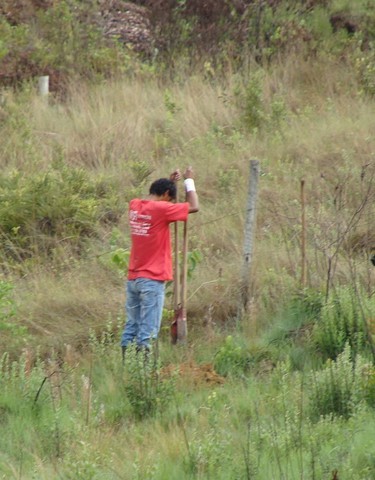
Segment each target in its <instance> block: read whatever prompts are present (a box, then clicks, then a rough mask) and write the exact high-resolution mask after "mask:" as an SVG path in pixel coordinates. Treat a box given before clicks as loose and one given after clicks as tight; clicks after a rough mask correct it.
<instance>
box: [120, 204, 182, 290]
mask: <svg viewBox="0 0 375 480" xmlns="http://www.w3.org/2000/svg"><path fill="white" fill-rule="evenodd" d="M188 215H189V204H188V203H170V202H166V201H163V200H160V201H155V200H141V199H139V198H135V199H134V200H131V202H130V204H129V223H130V231H131V239H132V248H131V253H130V261H129V270H128V279H129V280H134V279H135V278H139V277H143V278H150V279H152V280H160V281H167V280H172V278H173V273H172V253H171V237H170V231H169V224H170V223H171V222H177V221H186V220H187V217H188Z"/></svg>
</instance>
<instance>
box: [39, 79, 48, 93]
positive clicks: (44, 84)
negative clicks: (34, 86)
mask: <svg viewBox="0 0 375 480" xmlns="http://www.w3.org/2000/svg"><path fill="white" fill-rule="evenodd" d="M38 91H39V95H41V96H42V97H45V96H46V95H48V93H49V76H48V75H44V76H43V77H39V80H38Z"/></svg>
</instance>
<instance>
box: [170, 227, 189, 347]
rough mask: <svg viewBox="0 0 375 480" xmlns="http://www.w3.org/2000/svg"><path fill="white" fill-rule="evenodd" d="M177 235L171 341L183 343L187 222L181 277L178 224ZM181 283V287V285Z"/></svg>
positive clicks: (185, 326) (184, 233) (184, 331)
mask: <svg viewBox="0 0 375 480" xmlns="http://www.w3.org/2000/svg"><path fill="white" fill-rule="evenodd" d="M174 233H175V266H174V291H173V294H174V318H173V322H172V324H171V341H172V343H173V344H174V345H175V344H176V343H183V342H185V341H186V338H187V323H186V293H187V289H186V281H187V221H186V222H184V230H183V246H182V272H181V276H180V266H179V260H178V246H179V238H178V237H179V235H178V223H177V222H175V224H174ZM180 282H181V285H180Z"/></svg>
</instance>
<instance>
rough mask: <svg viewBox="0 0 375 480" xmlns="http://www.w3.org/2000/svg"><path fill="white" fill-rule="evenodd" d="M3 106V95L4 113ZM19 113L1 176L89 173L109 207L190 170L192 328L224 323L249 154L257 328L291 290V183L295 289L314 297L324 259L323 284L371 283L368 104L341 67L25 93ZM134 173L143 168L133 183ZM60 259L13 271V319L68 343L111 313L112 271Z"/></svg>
mask: <svg viewBox="0 0 375 480" xmlns="http://www.w3.org/2000/svg"><path fill="white" fill-rule="evenodd" d="M255 74H256V75H258V76H259V78H260V79H261V83H260V84H261V97H260V104H259V105H260V106H259V109H260V110H261V111H260V118H261V119H262V124H260V125H259V126H258V127H256V128H254V129H250V130H249V129H248V128H247V127H246V125H244V123H243V109H244V107H246V102H247V101H248V100H247V98H246V95H245V93H244V92H245V89H246V86H247V85H248V82H249V79H251V78H253V76H254V75H255ZM17 101H19V99H17V98H16V97H14V96H13V94H10V93H9V94H8V99H7V102H8V104H9V105H10V104H14V105H16V104H17ZM22 105H23V106H22V108H23V109H25V108H26V105H27V115H24V117H23V116H22V112H20V111H19V110H17V107H16V106H14V109H15V110H16V111H17V115H18V117H19V118H21V119H22V121H21V120H20V123H21V124H22V125H23V129H24V132H25V131H26V132H27V135H28V137H27V139H28V141H27V148H25V141H24V140H22V139H21V138H20V136H17V130H16V129H14V130H13V131H12V130H11V124H9V126H8V127H7V128H8V131H9V133H10V135H9V137H8V139H7V143H6V148H5V147H3V148H2V149H1V152H0V155H1V159H2V163H3V165H4V169H5V171H10V170H12V169H15V168H17V169H19V170H21V171H23V172H24V174H25V175H27V174H28V172H31V171H32V170H33V169H34V170H43V169H48V168H49V167H50V166H51V165H52V164H53V163H56V162H57V163H58V162H59V161H60V162H61V161H62V162H63V163H66V164H67V165H70V166H71V167H80V168H83V169H85V170H86V171H87V172H89V175H90V176H92V178H95V177H97V176H98V175H102V176H104V177H114V178H116V179H117V182H118V183H117V185H118V192H117V195H118V198H119V199H124V198H127V196H126V195H129V194H130V193H129V192H132V191H133V190H132V189H134V186H136V187H137V188H138V191H139V192H143V193H147V186H148V183H149V182H150V181H151V179H153V178H155V177H158V176H164V175H167V174H168V173H169V172H170V171H171V170H172V169H174V168H176V167H180V168H184V166H186V165H192V166H193V167H194V170H195V172H196V183H197V187H198V192H199V196H200V201H201V211H200V213H199V214H197V215H194V216H192V218H191V220H190V221H189V232H190V248H191V249H197V250H199V251H200V252H201V253H202V254H203V260H202V262H201V264H200V265H199V266H198V267H197V268H196V271H195V272H194V275H193V277H192V279H191V280H190V283H189V292H190V296H189V315H190V318H191V322H192V325H194V322H196V323H197V324H201V323H202V322H203V323H204V322H205V321H206V320H207V318H211V320H212V319H213V321H214V322H215V323H216V324H220V325H222V324H223V322H225V321H227V320H228V319H230V318H231V317H233V316H234V315H235V312H236V305H237V297H238V292H239V275H238V273H239V269H240V267H241V263H242V243H243V229H244V218H245V204H246V195H247V188H248V176H249V159H250V158H258V159H259V161H260V166H261V176H260V185H259V198H258V204H257V227H256V232H255V244H254V257H253V265H252V276H251V288H252V295H253V297H254V298H253V305H255V306H256V308H254V312H255V311H256V312H258V313H257V314H256V315H257V316H259V318H258V319H257V321H256V323H257V325H258V327H257V329H261V328H262V325H264V324H265V323H267V324H268V323H269V322H270V321H271V322H272V312H273V311H275V309H277V308H278V307H279V306H280V304H282V303H283V302H285V301H287V299H288V296H289V295H290V294H291V293H293V292H295V291H296V290H298V289H299V288H301V283H300V275H301V250H300V243H301V199H300V181H301V179H304V180H305V185H306V186H305V195H306V218H307V222H306V234H307V252H306V253H307V284H308V286H311V287H313V288H316V289H320V290H324V289H325V288H326V287H327V276H329V274H328V269H329V262H332V261H334V271H332V272H331V273H330V275H332V278H330V279H329V280H332V282H333V281H338V282H340V283H345V282H346V283H350V282H354V281H357V280H358V279H359V280H361V281H363V282H365V283H366V286H367V287H368V288H370V289H371V288H373V287H371V285H373V281H374V269H373V267H372V266H371V264H370V262H369V261H368V258H367V256H368V254H369V252H370V250H371V249H373V248H374V244H373V243H371V242H370V241H369V242H368V243H367V244H365V245H364V244H363V241H364V240H363V239H364V238H370V237H371V235H373V229H374V227H373V225H374V205H375V202H374V183H373V182H374V179H373V175H374V151H375V137H374V135H373V132H374V131H375V116H374V113H373V112H374V101H373V99H372V98H365V97H363V96H361V95H360V89H359V87H358V85H357V77H356V72H355V71H354V70H350V69H349V68H348V65H347V64H340V63H339V62H338V61H337V60H336V61H331V60H330V59H329V58H319V57H317V58H316V59H314V60H311V59H310V60H309V61H306V60H305V59H303V58H301V57H298V56H291V57H290V58H288V59H287V60H286V61H283V62H280V63H278V64H273V65H272V66H271V67H269V68H264V69H263V70H262V71H255V68H254V67H251V68H250V70H249V71H246V72H243V73H242V74H238V73H237V74H230V73H228V75H227V76H222V77H221V78H211V79H207V78H204V76H198V75H194V76H191V77H190V78H186V79H185V80H184V81H180V82H172V81H165V82H161V81H159V80H156V79H147V80H144V79H139V80H131V81H123V82H113V83H111V82H108V83H105V84H103V85H100V86H96V87H89V86H87V85H78V86H72V88H71V91H70V95H69V98H68V100H67V101H66V102H65V103H58V102H55V101H54V100H53V99H51V100H50V102H49V103H46V102H44V101H43V100H42V99H40V98H37V97H35V96H32V97H28V99H27V103H26V101H25V100H23V104H22ZM275 112H276V113H275ZM23 113H24V112H23ZM26 118H27V121H26ZM10 151H13V152H14V151H16V152H17V155H9V152H10ZM137 168H138V169H143V171H144V172H145V173H144V176H143V177H142V178H138V179H137V174H136V172H137V171H138V170H137ZM125 219H126V212H125V211H124V215H123V218H122V220H121V223H120V230H121V232H122V240H121V242H120V243H121V245H120V246H128V245H129V239H128V230H127V225H126V221H125ZM112 229H113V227H103V230H102V236H101V239H100V240H99V242H98V241H97V240H96V241H95V243H94V242H93V243H92V246H91V247H90V249H91V253H92V254H94V255H95V254H101V253H103V252H105V251H106V250H108V249H109V243H108V242H109V239H110V237H111V235H112ZM366 235H367V237H366ZM358 238H359V239H361V238H362V240H363V241H362V243H360V242H359V241H357V240H358ZM355 239H357V240H355ZM365 243H366V242H365ZM345 246H346V247H347V249H346V250H345V248H344V247H345ZM70 255H71V252H69V251H68V250H66V252H65V253H64V250H63V249H62V251H61V259H60V260H59V264H60V265H61V264H64V263H65V266H64V269H63V273H61V272H62V270H61V269H58V272H53V271H52V273H51V268H50V267H51V266H50V265H38V267H37V268H36V267H35V265H34V266H31V267H30V271H29V272H28V273H27V275H26V276H25V277H24V278H23V279H22V281H19V279H18V278H17V274H14V277H13V279H12V281H14V282H15V283H16V285H17V288H16V295H17V296H18V297H19V298H20V300H21V305H20V307H19V313H18V320H19V321H20V322H26V323H27V322H28V321H29V320H31V321H32V322H34V323H35V324H38V325H40V326H41V328H45V329H46V330H48V331H50V330H53V331H54V332H56V334H58V331H60V332H61V333H62V337H65V336H67V337H68V338H70V335H72V336H75V335H77V336H80V335H81V334H82V332H87V328H88V327H89V326H94V327H95V328H100V327H101V326H103V325H104V324H105V323H106V322H107V321H108V318H109V317H112V318H113V317H116V316H117V315H118V312H119V304H120V303H121V302H120V301H119V299H120V297H121V296H122V285H120V282H119V277H118V273H117V272H115V271H114V270H111V269H108V266H104V265H103V263H100V262H99V261H97V262H95V261H94V262H92V261H90V262H88V261H86V260H85V259H84V257H82V258H74V259H73V261H72V265H73V266H72V267H70V266H69V265H70V260H69V257H70ZM64 257H66V258H64ZM353 262H354V263H355V268H354V267H353ZM35 263H36V264H37V263H38V262H37V261H36V262H35ZM4 271H5V269H4ZM354 272H355V273H354ZM28 297H29V298H30V300H28ZM270 315H271V317H270ZM57 324H58V325H59V327H58V329H57V328H56V325H57ZM192 331H194V329H193V330H192Z"/></svg>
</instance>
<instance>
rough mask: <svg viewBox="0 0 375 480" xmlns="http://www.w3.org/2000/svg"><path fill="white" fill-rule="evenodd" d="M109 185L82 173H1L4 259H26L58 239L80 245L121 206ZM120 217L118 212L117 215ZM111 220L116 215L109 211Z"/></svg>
mask: <svg viewBox="0 0 375 480" xmlns="http://www.w3.org/2000/svg"><path fill="white" fill-rule="evenodd" d="M115 201H116V198H115V197H114V196H113V193H112V186H111V184H110V181H108V183H107V185H104V184H103V182H102V180H100V179H99V180H91V179H90V177H89V175H88V173H87V172H85V171H84V170H82V169H69V168H67V167H63V168H60V169H58V170H57V169H50V170H48V171H46V172H36V173H32V174H29V175H27V176H26V175H23V174H22V173H21V172H18V171H15V172H13V173H12V174H11V175H9V176H5V175H3V176H1V175H0V235H1V238H2V240H3V249H4V253H5V254H6V255H11V256H12V255H13V256H14V252H15V251H17V252H18V253H17V257H18V258H25V257H27V256H29V255H31V253H32V252H33V251H35V250H36V249H37V250H38V251H41V252H42V251H46V252H47V253H48V252H49V250H50V249H51V248H53V247H54V246H55V245H56V242H58V241H61V240H67V239H68V240H69V242H70V243H71V244H72V245H80V244H81V243H82V241H83V240H84V239H85V238H87V237H93V236H96V235H97V233H98V226H99V224H100V221H101V220H106V219H107V212H108V211H109V210H112V213H113V212H117V211H118V210H119V208H120V207H119V205H116V203H115ZM119 215H120V213H119ZM112 217H116V215H115V214H114V213H113V215H112Z"/></svg>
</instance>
